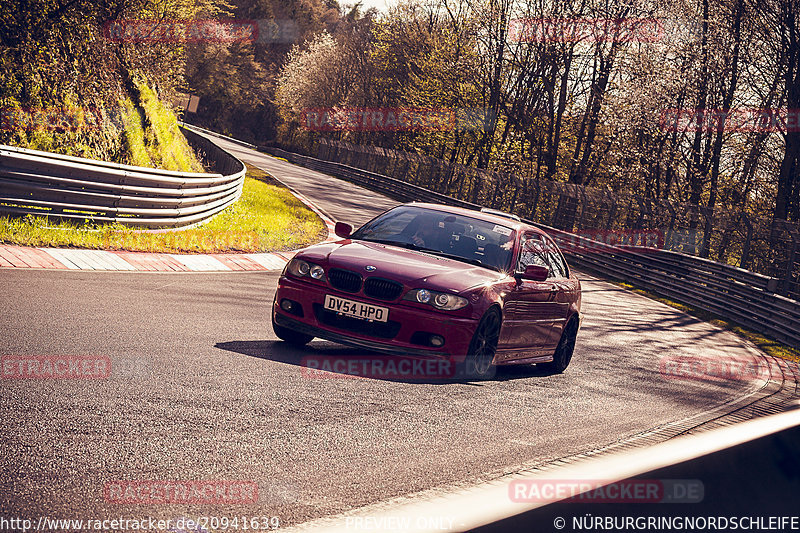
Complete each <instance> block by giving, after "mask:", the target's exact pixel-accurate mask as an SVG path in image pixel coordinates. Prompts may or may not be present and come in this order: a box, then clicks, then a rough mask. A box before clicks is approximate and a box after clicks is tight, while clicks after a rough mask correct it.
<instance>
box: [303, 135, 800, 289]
mask: <svg viewBox="0 0 800 533" xmlns="http://www.w3.org/2000/svg"><path fill="white" fill-rule="evenodd" d="M309 155H312V156H315V157H317V158H319V159H323V160H327V161H335V162H338V163H342V164H344V165H348V166H351V167H355V168H359V169H363V170H367V171H369V172H374V173H377V174H383V175H386V176H391V177H394V178H396V179H399V180H402V181H404V182H407V183H410V184H413V185H417V186H419V187H424V188H425V189H428V190H432V191H435V192H438V193H441V194H446V195H450V196H453V197H455V198H458V199H461V200H464V201H468V202H471V203H474V204H480V205H485V206H489V207H493V208H495V209H502V210H504V211H508V212H512V213H515V214H517V215H519V216H521V217H523V218H526V219H529V220H533V221H536V222H538V223H541V224H546V225H548V226H552V227H555V228H558V229H561V230H564V231H569V232H579V233H581V232H595V233H596V232H599V231H602V232H609V231H611V230H614V231H616V232H617V235H630V236H635V235H644V234H645V233H644V232H645V231H651V232H655V233H656V234H658V235H659V247H660V248H663V249H664V250H671V251H675V252H680V253H683V254H689V255H695V256H699V257H703V258H708V259H711V260H713V261H717V262H720V263H725V264H729V265H733V266H737V267H739V268H742V269H745V270H750V271H753V272H758V273H761V274H764V275H767V276H770V277H774V278H777V279H779V280H780V281H779V283H778V287H777V288H776V291H777V292H779V293H780V294H783V295H786V296H788V297H791V298H793V299H798V298H800V224H798V223H794V222H789V221H786V220H777V219H776V220H772V219H766V218H759V217H755V216H753V215H751V214H748V213H746V212H744V211H738V212H731V211H725V210H721V209H716V210H710V209H708V208H706V207H703V206H697V205H693V204H687V203H676V202H669V201H667V200H663V199H654V198H648V197H644V196H638V195H633V194H622V193H617V192H613V191H611V190H604V189H598V188H593V187H585V186H582V185H575V184H569V183H563V182H556V181H550V180H543V179H532V178H528V179H526V178H521V177H519V176H516V175H514V174H507V173H499V172H491V171H487V170H482V169H477V168H474V167H467V166H464V165H461V164H458V163H452V162H449V161H443V160H440V159H436V158H433V157H428V156H424V155H419V154H413V153H409V152H402V151H398V150H391V149H384V148H380V147H376V146H363V145H354V144H351V143H348V142H345V141H337V140H331V139H319V141H318V144H317V153H316V154H309ZM626 244H632V245H637V244H640V243H637V242H630V243H626Z"/></svg>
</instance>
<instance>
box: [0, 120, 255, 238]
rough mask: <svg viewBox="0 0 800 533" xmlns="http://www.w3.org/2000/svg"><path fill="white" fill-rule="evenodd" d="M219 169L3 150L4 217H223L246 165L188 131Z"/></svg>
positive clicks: (165, 223)
mask: <svg viewBox="0 0 800 533" xmlns="http://www.w3.org/2000/svg"><path fill="white" fill-rule="evenodd" d="M183 132H184V134H185V135H186V137H187V139H188V140H189V142H190V144H192V146H193V147H194V148H195V149H198V150H199V151H201V152H202V153H203V156H204V157H205V159H206V160H207V162H208V163H209V164H210V165H211V167H212V168H213V169H214V170H215V171H216V173H213V174H207V173H192V172H173V171H167V170H160V169H152V168H144V167H135V166H129V165H120V164H117V163H109V162H105V161H96V160H92V159H83V158H78V157H70V156H65V155H60V154H54V153H50V152H40V151H37V150H28V149H25V148H17V147H13V146H5V145H0V213H8V214H17V215H19V214H34V215H47V216H52V217H58V218H65V219H77V220H92V221H98V222H119V223H121V224H124V225H126V226H145V227H164V228H166V227H179V226H185V225H188V224H194V223H196V222H200V221H202V220H205V219H207V218H210V217H212V216H214V215H215V214H217V213H219V212H220V211H222V210H223V209H225V208H226V207H228V206H229V205H231V204H232V203H233V202H235V201H236V200H237V199H238V198H239V196H240V195H241V194H242V186H243V185H244V174H245V166H244V164H243V163H242V162H241V161H239V160H238V159H236V158H235V157H234V156H232V155H231V154H229V153H228V152H226V151H225V150H223V149H221V148H219V147H218V146H216V145H215V144H214V143H212V142H211V141H209V140H208V139H206V138H205V137H203V136H201V135H198V134H196V133H194V132H192V131H190V130H187V129H183Z"/></svg>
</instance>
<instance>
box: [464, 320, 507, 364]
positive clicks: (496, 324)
mask: <svg viewBox="0 0 800 533" xmlns="http://www.w3.org/2000/svg"><path fill="white" fill-rule="evenodd" d="M500 322H501V318H500V311H498V310H497V308H495V307H492V308H491V309H489V310H488V311H487V312H486V314H485V315H483V318H481V321H480V322H478V327H477V328H475V333H474V334H473V335H472V341H471V342H470V343H469V348H468V349H467V358H466V360H465V361H464V370H465V377H468V378H475V379H489V378H492V377H494V374H495V371H496V369H497V367H496V366H495V365H494V364H492V361H493V360H494V354H495V352H496V351H497V342H498V340H499V339H500Z"/></svg>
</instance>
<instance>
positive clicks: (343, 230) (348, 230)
mask: <svg viewBox="0 0 800 533" xmlns="http://www.w3.org/2000/svg"><path fill="white" fill-rule="evenodd" d="M333 232H334V233H335V234H336V236H337V237H341V238H342V239H349V238H350V235H351V234H352V233H353V226H351V225H350V224H348V223H346V222H337V223H336V226H335V227H334V228H333Z"/></svg>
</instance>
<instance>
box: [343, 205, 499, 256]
mask: <svg viewBox="0 0 800 533" xmlns="http://www.w3.org/2000/svg"><path fill="white" fill-rule="evenodd" d="M352 238H353V239H360V240H364V241H371V242H379V243H383V244H391V245H395V246H402V247H404V248H411V249H414V250H422V251H425V252H429V253H432V254H434V255H439V256H444V257H450V258H452V259H457V260H459V261H463V262H466V263H472V264H476V265H480V266H484V267H487V268H491V269H493V270H498V271H505V270H508V268H509V263H510V262H511V248H512V247H513V245H514V230H513V229H511V228H509V227H507V226H503V225H499V224H495V223H493V222H487V221H485V220H480V219H477V218H472V217H468V216H463V215H456V214H452V213H445V212H442V211H436V210H434V209H425V208H422V207H414V206H401V207H397V208H395V209H392V210H391V211H388V212H386V213H384V214H383V215H381V216H379V217H378V218H376V219H374V220H372V221H370V222H368V223H367V224H365V225H364V226H362V227H361V228H360V229H359V230H358V231H356V232H355V233H353V236H352Z"/></svg>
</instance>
